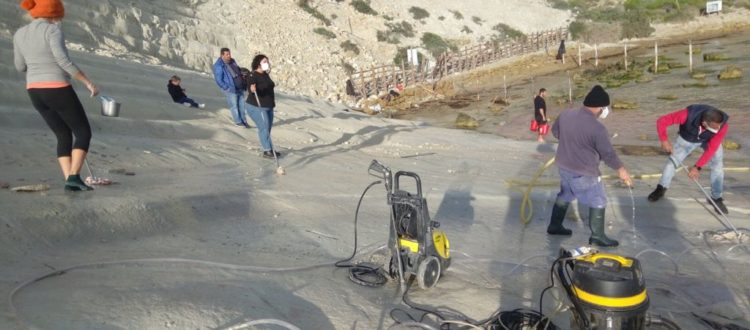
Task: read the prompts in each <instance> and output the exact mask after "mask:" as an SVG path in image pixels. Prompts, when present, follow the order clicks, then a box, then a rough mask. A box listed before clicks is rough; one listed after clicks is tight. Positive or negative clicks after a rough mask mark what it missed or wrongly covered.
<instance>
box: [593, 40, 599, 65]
mask: <svg viewBox="0 0 750 330" xmlns="http://www.w3.org/2000/svg"><path fill="white" fill-rule="evenodd" d="M594 66H595V67H599V45H597V44H594Z"/></svg>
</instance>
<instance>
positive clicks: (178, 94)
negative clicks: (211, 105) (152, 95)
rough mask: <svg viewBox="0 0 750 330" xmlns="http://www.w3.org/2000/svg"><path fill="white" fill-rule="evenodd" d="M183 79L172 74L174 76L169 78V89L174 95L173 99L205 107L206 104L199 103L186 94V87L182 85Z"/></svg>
mask: <svg viewBox="0 0 750 330" xmlns="http://www.w3.org/2000/svg"><path fill="white" fill-rule="evenodd" d="M181 81H182V80H181V79H180V77H178V76H172V78H169V82H167V91H168V92H169V95H170V96H172V101H174V102H175V103H180V104H182V105H185V106H187V107H193V108H201V109H203V108H205V107H206V105H205V104H203V103H200V104H198V102H195V101H193V99H191V98H189V97H187V95H186V94H185V89H184V88H182V86H181V85H180V82H181Z"/></svg>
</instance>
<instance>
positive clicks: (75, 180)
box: [65, 174, 94, 191]
mask: <svg viewBox="0 0 750 330" xmlns="http://www.w3.org/2000/svg"><path fill="white" fill-rule="evenodd" d="M89 190H94V188H91V187H90V186H87V185H86V184H85V183H83V181H82V180H81V176H80V175H78V174H71V175H68V179H67V180H65V191H89Z"/></svg>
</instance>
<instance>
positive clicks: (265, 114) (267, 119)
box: [245, 103, 273, 151]
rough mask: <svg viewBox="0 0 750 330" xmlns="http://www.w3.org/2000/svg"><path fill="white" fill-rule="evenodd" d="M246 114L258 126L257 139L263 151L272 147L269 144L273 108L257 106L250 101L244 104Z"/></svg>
mask: <svg viewBox="0 0 750 330" xmlns="http://www.w3.org/2000/svg"><path fill="white" fill-rule="evenodd" d="M245 107H246V108H247V114H248V116H250V118H252V119H253V122H255V126H256V127H258V139H260V146H261V147H262V148H263V151H270V150H271V149H273V144H271V127H273V108H259V107H256V106H254V105H252V104H250V103H248V104H246V105H245Z"/></svg>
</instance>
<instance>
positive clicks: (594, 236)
mask: <svg viewBox="0 0 750 330" xmlns="http://www.w3.org/2000/svg"><path fill="white" fill-rule="evenodd" d="M589 228H590V229H591V237H589V244H593V245H597V246H602V247H615V246H618V245H620V242H618V241H617V240H614V239H610V238H609V237H607V235H605V234H604V209H599V208H593V207H592V208H589Z"/></svg>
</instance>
